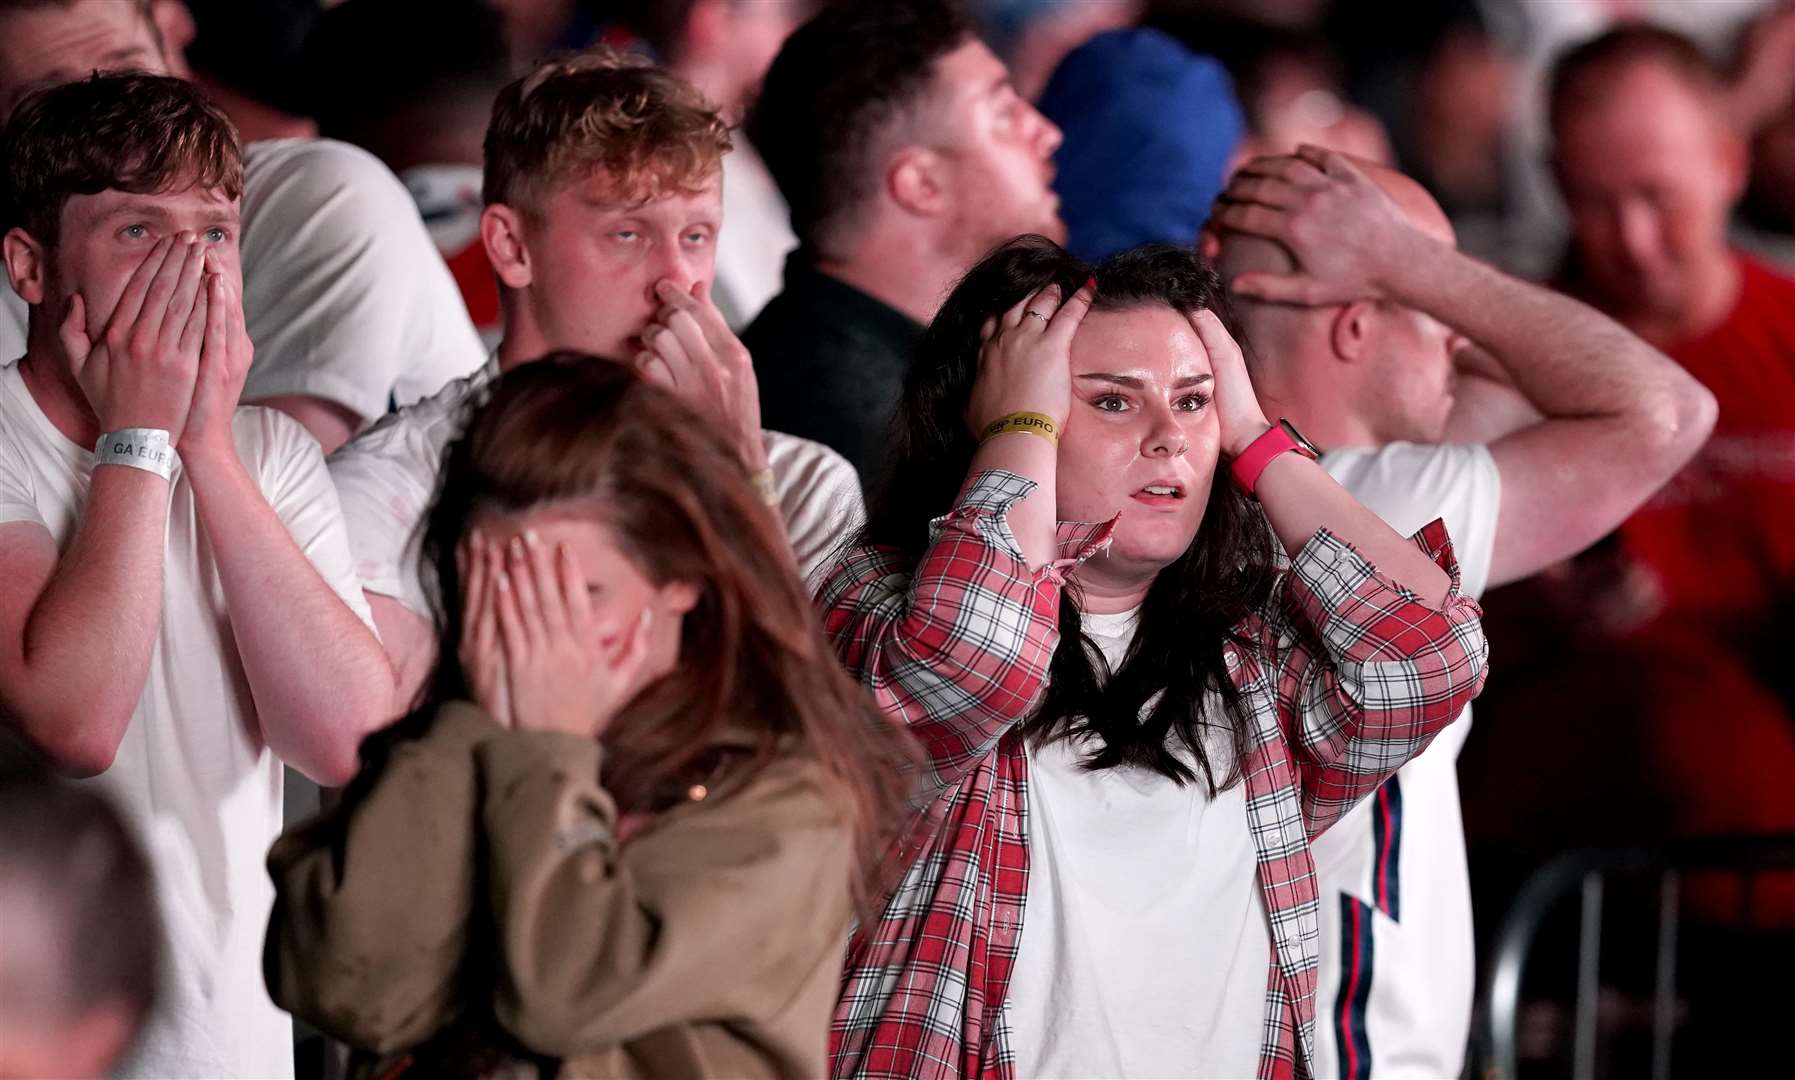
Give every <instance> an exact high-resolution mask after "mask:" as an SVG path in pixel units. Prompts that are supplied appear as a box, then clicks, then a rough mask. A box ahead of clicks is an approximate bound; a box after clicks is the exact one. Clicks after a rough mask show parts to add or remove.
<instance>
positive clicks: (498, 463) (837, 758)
mask: <svg viewBox="0 0 1795 1080" xmlns="http://www.w3.org/2000/svg"><path fill="white" fill-rule="evenodd" d="M547 504H560V505H563V506H572V507H583V506H589V507H590V508H591V510H592V512H593V517H594V520H596V521H600V522H602V523H603V524H604V525H605V526H606V527H607V528H608V529H609V530H610V532H611V535H612V537H613V539H614V540H615V542H616V543H617V545H618V547H619V548H620V549H621V550H622V551H623V552H624V554H626V555H627V556H628V557H629V558H630V559H631V561H632V562H634V563H635V564H636V566H637V567H638V568H639V569H640V570H641V571H642V573H643V574H644V575H645V576H646V577H648V579H649V580H650V581H652V582H654V583H655V584H656V585H663V584H666V583H667V582H671V581H681V582H688V583H691V584H693V585H695V586H697V588H698V590H699V600H698V603H697V606H696V607H694V608H693V609H692V611H691V612H689V613H688V614H687V615H686V617H685V619H684V621H683V625H682V630H681V640H680V650H679V661H678V665H677V666H676V668H675V669H674V670H673V672H671V673H670V674H668V675H667V676H665V677H663V678H661V679H659V680H656V681H655V682H653V683H651V684H650V685H649V686H647V687H645V688H644V689H643V691H642V692H641V693H640V694H638V695H637V696H636V698H635V699H634V700H632V701H631V702H630V703H629V704H628V705H626V706H625V707H624V709H623V710H622V711H621V712H620V713H619V714H618V716H617V717H616V718H615V719H614V720H613V721H612V722H611V723H610V725H609V726H608V727H607V728H606V729H605V732H604V734H603V736H602V739H603V742H604V744H605V749H606V753H605V765H604V777H603V781H604V784H605V787H606V790H607V791H609V792H610V793H611V795H612V796H613V797H614V798H615V799H616V800H617V803H618V805H619V808H620V809H622V810H624V811H630V810H636V811H646V810H650V809H652V808H653V804H654V799H655V796H656V793H657V792H660V791H664V790H666V789H667V787H668V786H669V785H670V784H672V783H676V782H678V781H679V780H680V778H681V777H682V776H684V775H687V774H689V772H690V771H691V770H692V768H693V767H694V766H695V765H698V764H700V763H701V759H702V757H703V756H704V755H705V754H707V753H709V752H710V751H711V750H712V748H713V747H714V746H715V744H716V743H717V742H718V740H719V737H720V736H722V735H723V734H724V733H725V731H734V732H745V733H746V734H747V735H748V736H749V737H750V739H751V740H752V742H753V744H754V751H753V753H752V756H751V757H750V759H749V761H748V763H747V764H746V765H744V766H743V767H742V769H741V770H740V771H739V772H735V771H733V770H732V772H734V777H735V779H737V780H739V779H742V778H745V777H746V776H749V775H752V773H753V772H754V771H756V770H758V768H759V767H761V766H763V765H765V764H766V763H767V762H769V761H771V760H772V758H773V757H774V756H775V754H776V753H778V752H779V751H780V748H781V747H782V746H790V745H792V744H794V743H795V744H796V745H797V746H798V747H800V748H801V750H800V752H802V753H806V754H809V755H811V756H812V757H814V758H815V759H816V760H817V761H819V762H820V763H821V764H822V765H823V766H824V768H825V770H826V772H827V773H828V774H829V776H830V777H832V778H833V780H834V781H835V782H836V784H837V785H838V786H839V788H840V790H841V792H842V793H843V794H845V795H846V796H847V801H848V802H849V803H850V804H851V806H852V808H853V813H854V815H855V818H856V822H855V825H856V831H857V833H858V835H859V837H860V841H861V851H860V854H861V860H860V866H861V875H860V878H859V880H858V881H857V890H856V897H857V900H858V901H859V902H860V904H861V905H862V907H863V908H864V907H865V905H867V904H869V903H871V902H872V901H873V898H874V896H875V894H876V893H877V892H878V891H879V885H880V881H879V878H878V874H879V866H880V863H881V862H882V859H883V855H884V854H885V851H886V848H887V846H888V845H889V844H890V843H891V841H892V840H893V839H895V838H896V836H897V832H898V830H899V829H900V828H901V826H902V825H903V824H904V823H905V822H906V821H907V820H908V814H909V811H908V809H907V806H908V800H907V798H906V796H907V794H908V788H907V784H906V781H905V779H904V778H905V777H906V776H908V775H909V770H908V769H906V768H903V767H902V766H903V765H904V763H905V762H906V761H907V760H909V759H911V757H912V752H911V741H910V738H909V735H908V733H907V732H905V731H903V730H902V729H900V728H899V727H898V726H897V725H895V724H893V723H892V722H891V721H890V720H888V719H886V718H885V717H884V716H883V715H882V714H881V713H880V712H879V710H878V709H877V707H876V706H875V705H874V704H873V702H872V701H871V700H870V699H869V698H868V697H867V696H866V694H865V693H864V692H863V691H862V690H861V689H860V688H859V687H858V686H857V685H856V684H855V683H854V682H853V680H851V679H850V678H849V677H848V676H847V673H846V672H844V671H843V670H842V668H841V666H840V664H839V663H838V662H837V661H836V659H835V654H834V652H833V651H832V650H831V649H830V648H829V646H828V643H827V641H826V640H825V639H824V637H823V633H822V626H821V622H820V620H819V619H818V616H817V614H816V612H815V610H814V608H813V607H812V606H811V603H810V600H809V596H808V593H807V591H806V590H805V588H804V586H803V585H802V584H801V583H800V581H799V578H798V572H797V568H796V566H795V564H794V563H793V561H792V557H791V555H790V552H789V548H788V546H787V543H786V540H785V535H784V530H783V527H782V526H781V525H780V523H779V521H778V520H777V519H775V518H774V516H773V515H772V513H771V512H770V511H769V510H768V508H767V507H766V505H765V504H764V503H763V502H762V501H761V499H760V497H759V495H758V494H757V493H756V492H755V490H754V488H753V485H752V484H751V483H750V482H749V478H748V476H747V473H746V472H745V470H744V469H743V467H742V465H741V462H740V459H739V458H738V457H737V456H736V454H735V453H734V451H733V450H732V449H731V448H730V447H729V445H728V444H727V443H726V442H725V441H724V439H723V437H722V436H721V435H720V434H719V433H718V431H717V430H716V428H715V426H714V425H713V424H711V423H710V422H708V421H707V420H705V419H703V418H701V417H699V416H698V415H697V414H695V413H693V412H692V411H691V410H689V409H688V408H686V406H685V405H684V404H682V403H681V402H680V401H679V400H677V399H676V398H674V397H673V396H672V395H671V394H669V393H667V392H665V391H664V390H661V389H660V388H658V387H656V386H653V385H650V384H648V383H645V382H643V381H641V380H640V379H638V378H637V377H636V375H635V374H634V373H633V372H632V371H631V370H630V369H629V368H627V367H626V366H624V365H622V364H617V363H613V362H610V361H606V360H602V359H599V358H596V357H592V356H587V355H583V354H579V353H554V354H551V355H549V356H547V357H545V358H543V359H541V360H539V361H536V362H534V363H530V364H525V365H523V366H522V367H519V368H516V369H514V370H512V371H511V372H509V373H507V374H505V375H503V376H501V377H500V378H499V379H498V380H497V382H496V383H494V384H493V386H492V387H491V391H490V394H489V395H488V396H487V398H486V400H485V402H484V404H482V405H481V406H479V407H478V409H477V410H476V411H475V412H474V414H473V415H472V417H471V418H470V420H469V423H468V425H467V428H466V433H465V434H464V435H463V436H462V438H461V439H460V440H459V441H458V442H456V443H455V444H454V445H453V446H452V447H451V448H450V450H449V454H448V460H447V463H446V467H445V469H444V473H443V478H442V482H441V485H440V487H439V489H438V492H437V497H436V502H435V505H434V506H433V507H432V509H431V512H430V516H429V519H428V521H427V523H426V526H425V532H424V536H423V544H422V551H423V557H424V559H425V560H426V561H427V566H429V567H431V568H433V569H434V576H435V581H436V583H437V585H436V588H437V591H438V596H437V598H436V599H437V602H438V604H439V605H440V611H439V626H440V629H441V632H442V633H441V637H440V648H439V652H438V659H437V669H436V673H435V676H434V678H433V680H432V685H431V688H430V692H429V695H428V700H427V702H426V708H425V710H423V711H424V714H425V715H428V713H429V712H430V711H431V710H430V708H429V706H432V705H435V704H438V703H441V702H444V701H451V700H456V699H466V698H468V697H469V696H470V695H469V693H468V688H467V685H466V680H465V678H464V676H463V674H462V670H461V664H460V661H459V658H458V657H457V650H456V646H457V643H458V642H459V641H460V640H461V624H462V603H463V597H462V595H461V592H462V590H461V584H460V578H459V572H458V568H457V565H456V559H455V549H456V546H457V545H458V544H459V543H460V542H461V539H462V537H463V536H464V535H465V534H466V532H467V530H468V528H469V527H470V525H471V522H472V520H473V518H474V516H475V515H476V514H479V513H482V512H484V513H497V514H507V515H510V514H517V513H521V512H523V511H526V510H529V509H531V508H533V507H539V506H543V505H547ZM732 786H733V785H732ZM724 797H726V796H724Z"/></svg>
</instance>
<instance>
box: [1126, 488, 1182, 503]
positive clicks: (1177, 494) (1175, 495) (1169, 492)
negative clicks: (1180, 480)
mask: <svg viewBox="0 0 1795 1080" xmlns="http://www.w3.org/2000/svg"><path fill="white" fill-rule="evenodd" d="M1134 499H1135V501H1136V502H1144V503H1147V504H1148V505H1150V506H1162V505H1168V506H1169V505H1175V504H1177V503H1179V502H1182V501H1183V499H1184V489H1183V488H1182V487H1179V486H1178V485H1177V484H1148V485H1147V486H1146V487H1143V488H1141V489H1140V490H1139V491H1137V492H1135V493H1134Z"/></svg>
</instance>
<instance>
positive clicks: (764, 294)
mask: <svg viewBox="0 0 1795 1080" xmlns="http://www.w3.org/2000/svg"><path fill="white" fill-rule="evenodd" d="M723 220H724V221H726V222H728V223H729V228H727V229H724V230H723V231H722V232H719V233H718V234H717V274H716V280H715V282H714V283H713V284H712V285H711V298H712V299H713V300H714V301H716V304H717V310H718V311H721V312H722V313H723V318H724V319H725V320H727V321H728V323H729V325H730V327H731V328H732V329H734V330H735V331H736V332H737V333H740V332H741V331H743V330H745V329H747V328H748V324H749V323H751V322H753V321H754V317H755V316H756V315H759V314H760V309H761V308H763V307H766V306H767V301H768V300H771V299H773V297H775V296H777V295H779V290H781V289H783V288H784V287H785V257H786V255H788V254H790V252H791V250H792V249H793V248H795V247H797V246H798V238H797V236H796V235H795V234H793V232H792V226H791V220H792V218H791V211H790V210H789V209H787V208H786V205H785V197H784V196H783V195H781V194H779V186H778V185H777V184H775V183H774V182H773V174H772V173H770V172H768V171H767V166H766V164H765V163H764V162H763V161H761V159H760V156H759V155H758V154H756V153H755V152H754V148H753V147H752V146H749V145H748V143H747V141H746V140H744V139H743V138H742V137H741V136H740V134H739V133H738V134H737V136H736V143H735V149H734V150H731V151H730V152H729V153H728V154H727V155H726V156H725V157H724V158H723Z"/></svg>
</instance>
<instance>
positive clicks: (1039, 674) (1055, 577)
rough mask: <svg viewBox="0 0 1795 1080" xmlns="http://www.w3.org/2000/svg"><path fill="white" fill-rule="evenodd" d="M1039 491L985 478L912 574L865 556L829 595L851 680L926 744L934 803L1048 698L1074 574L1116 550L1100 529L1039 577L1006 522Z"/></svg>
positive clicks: (851, 560)
mask: <svg viewBox="0 0 1795 1080" xmlns="http://www.w3.org/2000/svg"><path fill="white" fill-rule="evenodd" d="M1034 488H1035V484H1034V481H1032V480H1028V479H1026V478H1024V477H1021V476H1018V475H1016V474H1015V473H1011V472H1005V471H1002V470H988V471H985V472H982V473H979V474H978V475H976V476H974V477H973V478H972V479H971V480H970V481H968V483H967V485H966V487H965V488H964V489H963V490H962V491H961V493H960V497H959V499H958V500H957V502H956V503H955V505H954V508H953V509H952V510H950V511H949V512H948V513H947V514H946V515H945V516H943V517H941V518H938V519H936V520H935V521H934V522H933V523H931V527H930V532H931V540H930V542H929V546H928V547H927V548H926V549H925V550H924V551H923V554H922V557H921V558H920V559H919V560H917V561H916V563H915V564H914V565H913V566H912V565H910V563H909V560H908V559H905V558H904V557H902V556H900V555H898V554H897V553H895V552H893V551H890V550H889V549H884V548H871V547H863V548H859V549H857V550H855V551H852V552H850V553H849V554H848V555H847V556H846V557H845V558H844V559H843V560H842V561H841V562H840V563H839V564H838V565H837V567H836V569H835V571H834V573H833V574H832V575H831V576H830V578H829V580H828V581H827V582H825V584H824V585H823V587H822V589H821V590H820V591H819V595H818V603H819V605H820V606H821V608H822V610H823V613H824V614H823V628H824V630H825V632H827V633H828V635H829V638H830V640H832V641H833V642H834V643H835V647H836V650H837V652H838V653H839V654H840V655H841V658H842V661H843V662H844V663H845V664H846V665H847V668H848V670H849V671H850V672H852V673H853V674H854V675H855V677H857V678H858V679H859V680H860V682H861V684H862V685H864V686H865V687H866V688H867V689H868V690H870V691H872V694H873V697H874V698H875V699H876V700H877V701H878V703H879V706H880V708H882V709H884V710H885V711H886V712H887V713H889V714H892V715H894V716H898V717H900V718H902V719H903V721H904V722H905V723H906V724H908V725H909V726H910V729H911V731H913V732H914V733H915V734H916V736H917V738H918V739H919V740H920V741H921V743H922V745H923V748H924V750H925V751H926V754H927V759H928V760H927V765H926V768H927V770H928V772H929V785H928V790H927V791H926V792H925V795H926V796H927V797H932V796H933V794H934V792H937V791H940V790H941V789H943V788H946V787H949V786H951V785H953V784H956V783H958V782H959V781H960V779H961V778H962V777H964V776H965V775H966V773H967V772H968V771H969V770H970V769H972V767H973V766H975V765H976V764H977V763H978V762H979V761H980V760H981V759H982V758H983V757H984V756H985V755H986V754H988V753H990V752H991V750H992V749H993V748H994V747H995V746H996V745H997V742H998V740H999V739H1000V738H1002V736H1003V734H1004V732H1005V731H1007V730H1009V728H1010V726H1011V725H1013V724H1015V723H1016V722H1018V721H1020V720H1021V719H1022V718H1023V717H1025V716H1027V715H1028V712H1029V710H1030V709H1031V708H1033V707H1034V705H1035V703H1036V701H1037V700H1039V697H1040V695H1041V692H1042V688H1043V687H1044V685H1045V683H1046V678H1047V669H1048V665H1049V664H1050V662H1051V661H1052V659H1053V651H1054V649H1055V648H1057V647H1058V646H1059V603H1060V587H1061V585H1062V584H1063V583H1064V581H1065V573H1066V571H1067V570H1068V569H1070V568H1071V566H1073V565H1076V564H1077V563H1078V562H1080V561H1082V560H1083V559H1084V558H1086V557H1088V556H1089V555H1091V554H1093V553H1095V552H1096V551H1097V550H1100V549H1101V547H1102V546H1103V544H1104V543H1107V540H1108V534H1109V531H1110V530H1109V528H1108V527H1105V526H1099V527H1094V528H1090V529H1088V530H1087V531H1085V532H1083V533H1080V534H1079V535H1077V536H1076V537H1075V539H1074V541H1073V542H1072V543H1070V544H1069V545H1066V544H1063V545H1062V547H1061V554H1062V555H1063V556H1067V557H1064V558H1062V559H1060V560H1058V561H1055V562H1053V563H1051V564H1049V565H1047V566H1044V567H1042V568H1041V569H1039V570H1030V569H1029V568H1028V564H1027V563H1026V562H1025V561H1024V560H1023V557H1022V551H1021V549H1020V548H1019V547H1017V544H1016V538H1015V536H1014V534H1012V533H1011V532H1010V526H1009V522H1008V520H1007V517H1006V514H1007V512H1008V510H1009V509H1010V507H1012V506H1014V505H1015V504H1016V503H1017V502H1018V501H1019V500H1021V499H1022V498H1023V497H1024V496H1025V495H1027V494H1028V493H1029V492H1030V491H1033V490H1034ZM1068 547H1070V549H1071V550H1070V554H1069V555H1068Z"/></svg>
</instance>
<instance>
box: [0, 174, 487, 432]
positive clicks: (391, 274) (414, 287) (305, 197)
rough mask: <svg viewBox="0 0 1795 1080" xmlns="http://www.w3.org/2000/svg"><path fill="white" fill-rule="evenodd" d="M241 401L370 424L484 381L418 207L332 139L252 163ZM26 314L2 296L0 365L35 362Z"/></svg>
mask: <svg viewBox="0 0 1795 1080" xmlns="http://www.w3.org/2000/svg"><path fill="white" fill-rule="evenodd" d="M241 246H242V256H243V314H244V320H245V322H246V323H247V328H248V330H249V337H250V340H251V341H253V342H254V343H255V360H254V361H253V363H252V364H251V366H250V370H249V380H248V382H247V383H246V384H245V386H244V388H243V400H244V401H257V400H260V399H263V398H269V397H275V396H280V395H287V394H299V395H305V396H308V397H318V398H324V399H326V400H329V401H333V402H336V403H337V404H339V405H342V406H344V407H346V408H348V409H350V410H351V411H353V412H354V413H356V415H358V416H360V417H362V418H363V419H364V420H372V419H374V418H375V417H378V416H382V415H384V414H385V413H386V412H387V411H388V410H389V409H390V408H391V405H392V403H393V402H397V403H398V404H399V405H408V404H410V403H411V402H413V401H416V400H418V399H419V398H424V397H428V396H429V395H431V394H433V393H435V392H436V391H437V390H438V389H440V388H441V387H442V386H443V384H445V383H447V382H449V381H450V380H451V379H458V378H460V377H461V376H463V375H466V374H468V373H469V372H472V371H475V370H477V369H478V368H479V367H480V365H481V364H482V363H483V362H484V361H485V359H486V349H485V347H484V346H483V345H481V344H480V337H479V335H478V334H477V333H476V332H475V331H474V324H473V322H472V321H471V320H470V319H469V318H468V314H467V307H466V305H465V304H463V303H462V300H461V293H460V292H459V291H457V289H456V288H455V280H454V278H453V277H451V276H450V274H449V270H448V267H446V266H445V265H444V264H443V260H442V256H441V255H439V254H437V250H436V245H434V244H433V243H431V241H430V234H429V233H428V232H427V231H426V230H425V228H424V224H423V222H422V220H420V219H419V217H418V209H417V206H416V205H415V204H414V203H413V202H412V199H411V195H410V193H408V192H407V191H406V190H405V187H404V185H402V184H400V183H399V180H398V178H397V177H395V176H394V175H393V174H392V172H391V171H390V170H388V169H387V167H386V166H385V165H383V164H381V163H380V161H379V159H377V158H375V157H374V156H373V155H371V154H369V153H367V152H366V151H363V150H360V149H357V148H356V147H353V146H350V145H348V144H346V143H340V142H332V141H329V140H326V139H270V140H265V141H262V142H253V143H250V144H249V146H248V147H247V148H246V149H245V150H244V154H243V235H242V240H241ZM25 318H26V307H25V302H24V301H23V300H20V299H19V297H18V296H17V294H15V293H14V292H13V291H12V290H11V289H0V360H16V359H18V358H19V357H21V356H23V355H24V354H25Z"/></svg>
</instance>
